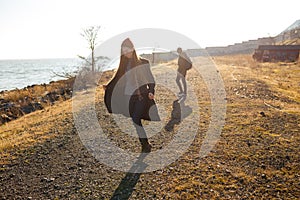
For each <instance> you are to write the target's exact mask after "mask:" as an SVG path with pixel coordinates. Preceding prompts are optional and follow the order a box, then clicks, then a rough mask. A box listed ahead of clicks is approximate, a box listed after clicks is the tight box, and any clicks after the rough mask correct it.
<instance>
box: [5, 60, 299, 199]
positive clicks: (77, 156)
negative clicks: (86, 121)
mask: <svg viewBox="0 0 300 200" xmlns="http://www.w3.org/2000/svg"><path fill="white" fill-rule="evenodd" d="M213 60H214V62H215V63H216V64H217V68H218V71H219V73H220V75H221V76H222V78H223V80H224V84H225V89H226V95H227V97H226V99H227V115H226V124H225V127H224V129H223V131H222V134H221V138H220V140H219V141H218V143H217V144H216V146H215V147H214V149H213V151H211V152H210V154H209V155H208V156H207V157H205V158H202V159H200V158H199V149H200V147H201V144H202V142H203V139H204V137H205V133H206V130H207V129H208V126H209V121H210V116H211V104H210V96H209V93H208V91H207V88H206V85H205V82H204V81H203V80H202V78H201V76H199V74H198V73H197V72H196V71H195V70H194V69H192V70H191V71H189V73H188V81H189V83H191V84H193V85H194V86H195V88H196V89H195V91H196V94H197V96H198V98H199V99H198V103H199V112H200V115H201V116H200V122H199V129H198V132H197V135H196V138H195V140H194V141H193V144H192V145H191V146H190V148H189V149H188V152H186V153H185V154H183V155H182V156H181V157H180V158H179V159H178V160H177V161H176V162H174V163H172V164H171V165H169V166H167V167H165V168H163V169H160V170H157V171H155V172H151V173H143V174H131V173H124V172H120V171H116V170H114V169H112V168H110V167H108V166H106V165H103V164H101V163H99V162H98V161H97V160H96V159H95V158H93V156H92V155H91V154H90V153H89V152H88V151H87V150H86V148H85V147H84V146H83V145H82V143H81V141H80V139H79V137H78V134H77V132H76V129H75V127H74V123H73V118H72V107H71V103H72V101H71V100H67V101H65V102H62V103H60V104H57V105H55V106H52V107H48V108H47V109H44V110H41V111H36V112H34V113H31V114H29V115H26V116H24V117H22V118H19V119H17V120H14V121H12V122H9V123H7V124H5V125H2V126H0V152H1V154H0V156H1V166H0V180H1V183H0V197H1V198H3V199H5V198H7V199H27V198H32V199H110V198H111V199H298V198H299V196H300V192H299V191H300V185H299V183H300V174H299V172H300V164H299V163H300V157H299V150H300V149H299V148H300V147H299V146H300V145H299V144H300V134H299V129H300V123H299V122H300V64H299V63H257V62H254V61H253V60H252V59H251V56H250V55H234V56H222V57H214V58H213ZM196 62H197V60H196ZM160 67H161V68H160V72H161V73H163V72H164V68H168V69H175V68H176V66H175V64H174V62H171V63H169V64H161V65H160ZM110 77H111V74H109V75H106V76H103V79H102V83H104V82H107V80H108V79H109V78H110ZM174 84H175V82H174ZM88 94H89V91H87V92H86V95H88ZM174 100H176V97H175V96H174V95H172V94H171V93H169V91H168V90H166V89H165V88H163V87H158V88H157V92H156V101H157V102H158V103H159V104H163V105H165V109H166V111H167V112H168V113H169V114H170V115H169V117H168V118H167V121H168V120H170V117H171V112H172V102H173V101H174ZM95 101H96V110H97V115H98V118H99V122H100V123H101V126H102V128H103V129H104V131H105V132H106V133H107V135H108V136H109V137H110V139H111V140H112V141H113V142H114V143H115V144H116V145H118V146H120V147H122V148H124V149H128V150H129V151H133V152H139V151H140V145H139V143H138V140H137V138H133V137H130V136H128V135H126V134H122V132H121V131H120V128H119V127H117V125H116V123H115V122H114V120H113V118H112V117H111V115H110V114H108V113H107V111H106V109H105V107H104V104H103V90H102V88H101V87H98V88H97V95H96V99H95ZM187 104H188V102H187ZM173 126H174V127H173V128H174V129H171V130H169V131H167V130H161V132H160V133H159V134H158V135H155V136H153V137H151V138H150V142H151V143H152V144H153V146H154V149H153V151H156V150H158V149H159V148H164V147H165V145H166V144H167V143H168V142H169V141H170V140H171V139H172V138H173V136H174V135H175V134H176V131H177V130H178V127H179V126H184V121H183V122H181V123H180V122H176V123H175V124H173ZM186 128H187V129H188V128H189V127H186Z"/></svg>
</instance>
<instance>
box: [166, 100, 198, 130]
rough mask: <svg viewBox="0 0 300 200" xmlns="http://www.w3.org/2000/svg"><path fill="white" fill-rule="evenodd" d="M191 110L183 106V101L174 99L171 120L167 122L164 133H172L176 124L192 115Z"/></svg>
mask: <svg viewBox="0 0 300 200" xmlns="http://www.w3.org/2000/svg"><path fill="white" fill-rule="evenodd" d="M192 111H193V110H192V108H191V107H189V106H186V105H185V104H184V100H182V99H176V100H175V101H173V109H172V112H171V119H170V120H169V121H168V123H167V124H166V126H165V130H166V131H169V132H170V131H173V130H174V126H175V125H176V124H179V123H180V122H181V121H182V120H183V119H184V118H186V117H187V116H189V115H190V114H191V113H192Z"/></svg>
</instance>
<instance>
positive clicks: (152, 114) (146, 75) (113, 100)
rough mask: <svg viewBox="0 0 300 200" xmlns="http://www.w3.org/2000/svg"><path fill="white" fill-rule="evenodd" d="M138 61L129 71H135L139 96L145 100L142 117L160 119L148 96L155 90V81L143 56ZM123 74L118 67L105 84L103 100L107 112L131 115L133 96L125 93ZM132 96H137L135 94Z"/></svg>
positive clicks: (151, 119) (122, 69) (122, 68)
mask: <svg viewBox="0 0 300 200" xmlns="http://www.w3.org/2000/svg"><path fill="white" fill-rule="evenodd" d="M139 61H140V64H139V65H138V66H136V67H134V68H132V69H131V70H130V71H132V72H133V73H136V77H137V81H138V85H139V86H140V87H139V93H140V96H142V98H144V99H145V100H146V102H147V103H146V104H147V105H146V107H145V109H144V113H143V114H142V119H144V120H150V121H160V117H159V115H158V110H157V107H156V104H155V101H154V100H150V99H149V98H148V93H149V92H151V93H153V94H154V92H155V90H154V87H155V82H154V78H153V75H152V72H151V70H150V64H149V61H148V60H146V59H144V58H140V60H139ZM124 74H125V69H124V67H119V69H118V71H117V72H116V74H115V76H114V77H113V79H112V80H111V81H110V82H109V83H108V84H107V86H106V90H105V95H104V102H105V105H106V108H107V110H108V112H109V113H115V114H123V115H124V116H126V117H131V116H132V115H133V109H131V108H132V97H133V96H131V97H130V96H127V95H125V91H124V90H125V82H126V78H125V76H124ZM134 98H137V96H135V97H134Z"/></svg>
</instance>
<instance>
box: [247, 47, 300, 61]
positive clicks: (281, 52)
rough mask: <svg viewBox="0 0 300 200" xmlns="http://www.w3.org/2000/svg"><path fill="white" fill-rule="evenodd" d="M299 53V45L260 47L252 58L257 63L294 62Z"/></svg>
mask: <svg viewBox="0 0 300 200" xmlns="http://www.w3.org/2000/svg"><path fill="white" fill-rule="evenodd" d="M299 51H300V45H260V46H259V47H258V48H257V49H255V52H254V54H253V56H252V57H253V59H255V60H257V61H259V62H278V61H282V62H295V61H297V60H298V59H299Z"/></svg>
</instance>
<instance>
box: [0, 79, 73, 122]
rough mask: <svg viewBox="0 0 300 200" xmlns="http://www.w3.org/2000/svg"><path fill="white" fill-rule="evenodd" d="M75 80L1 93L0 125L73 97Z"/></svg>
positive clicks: (53, 82)
mask: <svg viewBox="0 0 300 200" xmlns="http://www.w3.org/2000/svg"><path fill="white" fill-rule="evenodd" d="M74 80H75V78H69V79H66V80H59V81H52V82H50V83H49V84H41V85H31V86H27V87H25V88H23V89H15V90H10V91H1V92H0V125H3V124H5V123H7V122H10V121H12V120H15V119H18V118H19V117H21V116H24V115H26V114H29V113H32V112H34V111H36V110H42V109H44V108H46V107H48V106H51V105H53V104H55V102H59V101H65V100H67V99H70V98H71V97H72V91H73V83H74Z"/></svg>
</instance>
